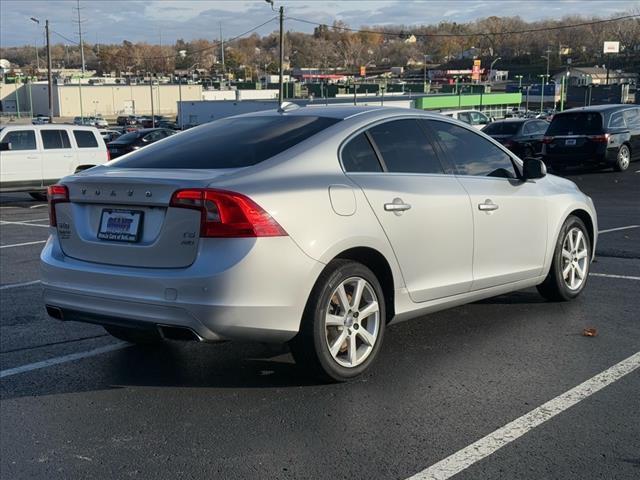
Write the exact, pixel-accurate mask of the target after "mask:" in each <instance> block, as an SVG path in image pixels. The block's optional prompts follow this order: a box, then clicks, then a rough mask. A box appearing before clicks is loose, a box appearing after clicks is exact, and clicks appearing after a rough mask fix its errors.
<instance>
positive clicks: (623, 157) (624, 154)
mask: <svg viewBox="0 0 640 480" xmlns="http://www.w3.org/2000/svg"><path fill="white" fill-rule="evenodd" d="M630 161H631V152H629V147H627V146H626V145H622V146H621V147H620V149H619V150H618V165H619V166H620V170H626V169H627V168H629V162H630Z"/></svg>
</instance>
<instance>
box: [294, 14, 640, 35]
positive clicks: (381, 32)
mask: <svg viewBox="0 0 640 480" xmlns="http://www.w3.org/2000/svg"><path fill="white" fill-rule="evenodd" d="M638 17H640V15H624V16H622V17H616V18H608V19H604V20H594V21H591V22H583V23H575V24H572V25H556V26H552V27H540V28H529V29H525V30H514V31H507V32H476V33H412V32H406V31H402V32H385V31H376V30H361V29H357V28H349V27H342V26H339V25H335V26H333V25H327V24H326V23H318V22H314V21H312V20H305V19H303V18H296V17H286V18H287V20H293V21H295V22H300V23H306V24H309V25H315V26H319V27H327V28H332V29H334V30H344V31H346V32H354V33H371V34H375V35H384V36H389V37H406V36H409V35H413V36H414V37H416V38H420V37H423V38H429V37H481V36H491V35H518V34H523V33H535V32H547V31H552V30H564V29H569V28H577V27H587V26H591V25H599V24H602V23H609V22H617V21H620V20H628V19H631V18H638Z"/></svg>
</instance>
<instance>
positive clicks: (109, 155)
mask: <svg viewBox="0 0 640 480" xmlns="http://www.w3.org/2000/svg"><path fill="white" fill-rule="evenodd" d="M110 161H111V152H110V151H109V149H108V148H107V162H110Z"/></svg>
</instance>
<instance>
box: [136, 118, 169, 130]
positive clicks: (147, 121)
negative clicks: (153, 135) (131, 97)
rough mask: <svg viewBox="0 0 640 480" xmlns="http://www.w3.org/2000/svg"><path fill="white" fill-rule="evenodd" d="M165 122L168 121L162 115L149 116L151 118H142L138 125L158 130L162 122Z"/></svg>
mask: <svg viewBox="0 0 640 480" xmlns="http://www.w3.org/2000/svg"><path fill="white" fill-rule="evenodd" d="M154 118H155V123H156V124H155V127H154V125H153V120H154ZM163 121H167V119H166V118H165V117H163V116H161V115H154V116H153V117H151V116H149V117H141V118H140V119H138V124H139V125H140V126H141V127H142V128H157V127H158V125H159V124H160V122H163Z"/></svg>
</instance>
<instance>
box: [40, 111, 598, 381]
mask: <svg viewBox="0 0 640 480" xmlns="http://www.w3.org/2000/svg"><path fill="white" fill-rule="evenodd" d="M49 203H50V217H51V229H50V236H49V240H48V241H47V244H46V246H45V248H44V250H43V252H42V255H41V259H42V272H43V273H42V275H43V284H44V301H45V304H46V308H47V311H48V313H49V315H50V316H52V317H54V318H57V319H59V320H74V321H82V322H90V323H96V324H100V325H104V327H105V328H106V329H107V331H108V332H109V333H111V334H112V335H114V336H115V337H118V338H121V339H124V340H127V341H131V342H137V343H143V342H160V341H162V340H165V339H170V340H198V341H207V342H215V341H221V340H235V339H242V340H247V339H248V340H257V341H264V342H279V343H284V342H288V343H289V345H290V347H291V351H292V353H293V355H294V358H295V360H296V361H297V362H298V363H301V364H303V365H305V366H306V367H307V368H309V369H310V370H312V371H313V372H315V373H316V374H319V375H321V376H324V377H325V378H329V379H332V380H338V381H340V380H347V379H350V378H354V377H356V376H357V375H359V374H361V373H362V372H364V371H365V370H367V369H368V368H369V366H370V365H371V364H372V363H373V362H374V360H375V358H376V356H377V355H378V353H379V350H380V347H381V345H382V341H383V337H384V332H385V328H386V326H387V325H389V324H391V323H395V322H399V321H402V320H406V319H409V318H412V317H420V316H422V315H424V314H427V313H430V312H434V311H437V310H441V309H444V308H448V307H452V306H455V305H461V304H464V303H469V302H474V301H477V300H480V299H483V298H487V297H491V296H495V295H500V294H504V293H507V292H511V291H514V290H519V289H523V288H527V287H532V286H537V287H538V290H539V292H540V293H541V294H542V295H543V296H544V297H546V298H547V299H550V300H555V301H563V300H570V299H572V298H574V297H576V296H577V295H579V294H580V292H581V291H582V290H583V289H584V288H585V285H586V282H587V279H588V274H589V265H590V262H591V260H592V258H593V252H594V251H595V244H596V240H597V231H598V228H597V218H596V212H595V209H594V206H593V203H592V201H591V199H590V198H589V197H587V196H586V195H584V194H583V193H582V192H580V190H578V188H577V187H576V185H575V184H573V183H572V182H570V181H568V180H566V179H562V178H559V177H555V176H553V175H548V174H547V173H546V170H545V168H544V164H543V163H542V162H541V161H540V160H537V159H524V160H521V159H519V158H517V157H516V156H514V155H513V154H512V153H511V152H509V151H508V150H507V149H505V148H504V147H502V146H501V145H500V144H498V143H496V142H495V141H493V140H492V139H491V138H489V137H488V136H486V135H484V134H483V133H481V132H478V131H477V130H475V129H473V128H471V127H469V126H468V125H466V124H463V123H461V122H458V121H456V120H453V119H449V118H447V117H444V116H442V115H432V114H428V113H424V112H421V111H417V110H404V109H390V108H382V107H380V108H373V107H366V108H365V107H347V108H344V107H304V108H298V109H287V108H284V109H281V110H279V111H272V112H261V113H256V114H249V115H242V116H237V117H232V118H228V119H223V120H218V121H215V122H212V123H209V124H206V125H202V126H200V127H197V128H194V129H191V130H189V131H186V132H183V133H180V134H179V135H175V136H173V137H171V138H167V139H165V140H161V141H159V142H157V143H155V144H153V145H150V146H149V147H147V148H145V149H141V150H139V151H136V152H133V153H130V154H128V155H125V156H123V157H121V158H120V159H118V160H117V161H114V162H111V163H109V164H106V165H104V166H99V167H95V168H92V169H90V170H87V171H84V172H81V173H78V174H76V175H72V176H69V177H66V178H64V179H63V180H62V181H61V182H60V184H58V185H54V186H52V187H50V188H49Z"/></svg>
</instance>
